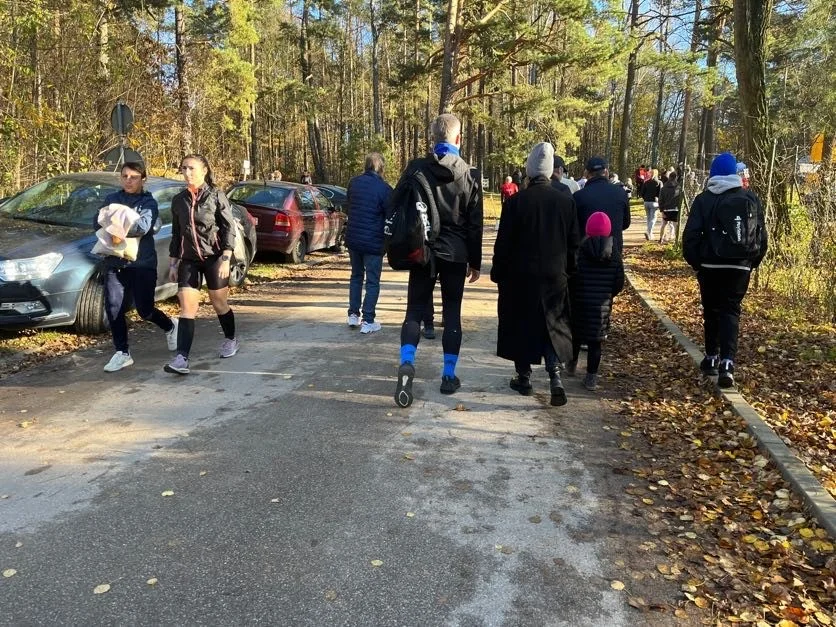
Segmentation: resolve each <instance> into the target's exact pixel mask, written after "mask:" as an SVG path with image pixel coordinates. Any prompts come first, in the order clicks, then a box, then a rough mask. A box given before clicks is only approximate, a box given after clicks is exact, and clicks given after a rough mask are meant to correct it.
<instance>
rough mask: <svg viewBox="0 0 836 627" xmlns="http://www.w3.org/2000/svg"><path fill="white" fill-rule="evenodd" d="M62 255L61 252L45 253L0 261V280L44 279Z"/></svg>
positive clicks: (51, 271) (62, 257)
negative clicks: (27, 257)
mask: <svg viewBox="0 0 836 627" xmlns="http://www.w3.org/2000/svg"><path fill="white" fill-rule="evenodd" d="M62 259H64V255H62V254H61V253H47V254H46V255H40V256H38V257H30V258H29V259H7V260H5V261H0V280H3V281H32V280H34V279H46V278H47V277H49V275H51V274H52V273H53V272H54V271H55V268H57V267H58V264H59V263H61V260H62Z"/></svg>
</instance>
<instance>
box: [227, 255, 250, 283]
mask: <svg viewBox="0 0 836 627" xmlns="http://www.w3.org/2000/svg"><path fill="white" fill-rule="evenodd" d="M251 257H252V254H251V252H250V249H249V246H248V247H247V248H246V254H245V255H244V259H238V258H237V257H236V256H235V253H233V254H232V259H230V260H229V286H230V287H239V286H241V285H243V284H244V279H246V278H247V272H248V271H249V269H250V258H251Z"/></svg>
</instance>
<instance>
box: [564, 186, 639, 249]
mask: <svg viewBox="0 0 836 627" xmlns="http://www.w3.org/2000/svg"><path fill="white" fill-rule="evenodd" d="M574 198H575V203H576V204H577V206H578V228H579V229H580V232H581V233H585V232H586V221H587V220H589V216H591V215H592V214H593V213H595V212H596V211H603V212H604V213H606V214H607V215H608V216H609V218H610V223H611V224H612V237H613V252H615V251H616V250H617V251H618V256H619V257H620V256H621V250H622V248H623V247H624V244H623V242H624V240H623V236H622V233H621V232H622V231H626V230H627V229H628V228H630V200H629V198H627V192H625V191H624V188H623V187H621V185H613V184H612V183H610V182H609V181H608V180H607V179H606V177H603V176H596V177H594V178H591V179H589V180H588V181H587V182H586V185H584V187H583V189H581V190H579V191H577V192H575V194H574Z"/></svg>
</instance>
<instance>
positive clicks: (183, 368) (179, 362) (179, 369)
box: [163, 353, 189, 374]
mask: <svg viewBox="0 0 836 627" xmlns="http://www.w3.org/2000/svg"><path fill="white" fill-rule="evenodd" d="M163 370H165V371H166V372H172V373H174V374H189V360H188V359H186V358H185V357H183V356H182V355H181V354H180V353H177V355H175V356H174V359H172V360H171V361H170V362H168V363H167V364H166V365H165V366H163Z"/></svg>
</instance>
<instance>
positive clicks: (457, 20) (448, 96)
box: [438, 0, 464, 113]
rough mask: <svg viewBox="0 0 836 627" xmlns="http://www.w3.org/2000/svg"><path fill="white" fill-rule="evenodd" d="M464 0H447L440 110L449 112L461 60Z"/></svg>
mask: <svg viewBox="0 0 836 627" xmlns="http://www.w3.org/2000/svg"><path fill="white" fill-rule="evenodd" d="M463 4H464V2H463V0H447V25H446V28H445V30H444V59H443V61H442V66H441V87H440V90H439V91H440V92H441V95H440V98H439V102H438V112H439V113H445V112H449V111H450V109H451V106H452V101H453V87H454V83H455V81H456V71H457V69H458V65H459V63H458V61H459V39H460V37H461V20H462V7H463Z"/></svg>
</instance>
